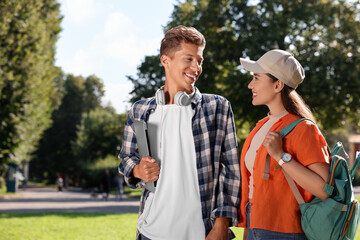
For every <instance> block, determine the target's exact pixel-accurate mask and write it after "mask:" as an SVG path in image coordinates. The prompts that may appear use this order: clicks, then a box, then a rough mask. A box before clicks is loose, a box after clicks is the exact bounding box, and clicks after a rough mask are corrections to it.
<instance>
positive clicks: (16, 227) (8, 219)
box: [0, 213, 360, 240]
mask: <svg viewBox="0 0 360 240" xmlns="http://www.w3.org/2000/svg"><path fill="white" fill-rule="evenodd" d="M136 222H137V214H136V213H130V214H95V213H94V214H92V213H47V214H18V213H12V214H7V213H0V236H1V237H0V238H1V240H20V239H21V240H32V239H34V240H49V239H50V240H53V239H54V240H60V239H66V240H82V239H84V240H85V239H86V240H88V239H89V240H92V239H93V240H105V239H106V240H107V239H114V240H120V239H124V240H125V239H131V240H133V239H135V232H136ZM233 231H234V232H235V235H236V238H235V239H237V240H240V239H242V235H243V229H242V228H235V227H234V228H233ZM355 240H360V233H359V231H358V234H357V235H356V238H355Z"/></svg>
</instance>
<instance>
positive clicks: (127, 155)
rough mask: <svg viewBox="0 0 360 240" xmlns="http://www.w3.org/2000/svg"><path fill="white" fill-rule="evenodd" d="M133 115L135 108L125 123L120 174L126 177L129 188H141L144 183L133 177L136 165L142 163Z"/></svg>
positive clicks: (120, 156) (120, 154)
mask: <svg viewBox="0 0 360 240" xmlns="http://www.w3.org/2000/svg"><path fill="white" fill-rule="evenodd" d="M133 113H134V106H133V107H132V108H131V110H130V111H129V114H128V116H127V119H126V122H125V128H124V136H123V142H122V147H121V150H120V153H119V158H120V159H121V162H120V165H119V172H120V173H122V174H123V175H124V179H125V181H126V183H127V184H128V185H129V187H132V188H140V187H141V186H142V181H141V180H140V179H138V178H135V177H134V176H133V169H134V167H135V165H137V164H139V163H140V158H139V154H138V149H137V141H136V136H135V132H134V130H133V122H134V114H133Z"/></svg>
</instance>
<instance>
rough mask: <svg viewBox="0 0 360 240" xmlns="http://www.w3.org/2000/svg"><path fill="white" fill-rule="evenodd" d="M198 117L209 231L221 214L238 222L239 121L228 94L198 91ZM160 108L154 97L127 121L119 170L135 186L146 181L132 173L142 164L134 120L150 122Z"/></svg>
mask: <svg viewBox="0 0 360 240" xmlns="http://www.w3.org/2000/svg"><path fill="white" fill-rule="evenodd" d="M191 105H192V109H193V112H194V115H193V116H194V117H193V119H192V130H193V137H194V143H195V152H196V167H197V173H198V184H199V190H200V200H201V209H202V217H203V221H204V225H205V231H206V234H208V233H209V232H210V230H211V229H212V226H213V224H214V222H215V218H217V217H226V218H229V219H230V226H235V225H236V224H237V223H238V208H239V204H240V161H239V155H238V145H237V140H236V133H235V124H234V118H233V112H232V109H231V105H230V102H229V101H227V100H226V99H225V98H224V97H221V96H218V95H213V94H201V93H200V92H199V91H198V90H196V93H195V96H194V98H193V100H192V103H191ZM155 109H156V100H155V98H154V97H152V98H148V99H144V100H139V101H137V102H136V103H134V104H133V106H132V108H131V110H130V111H129V114H128V116H127V120H126V123H125V130H124V137H123V145H122V149H121V151H120V154H119V158H121V160H122V161H121V163H120V165H119V171H120V172H121V173H123V174H124V177H125V181H126V182H127V184H128V185H129V186H130V187H132V188H141V187H143V186H144V184H145V183H144V182H143V181H141V180H140V179H137V178H135V177H134V176H133V175H132V170H133V168H134V166H135V165H137V164H139V163H140V158H139V153H138V149H137V143H136V136H135V133H134V126H133V120H134V119H138V120H139V119H141V120H143V121H146V122H147V121H148V119H149V115H150V114H151V113H153V112H154V111H155ZM159 177H161V175H160V176H159ZM148 194H149V191H148V190H147V189H145V188H143V191H142V196H141V199H140V209H139V214H141V213H142V212H143V208H144V204H145V200H146V198H147V196H148Z"/></svg>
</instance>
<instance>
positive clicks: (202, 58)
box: [185, 53, 204, 61]
mask: <svg viewBox="0 0 360 240" xmlns="http://www.w3.org/2000/svg"><path fill="white" fill-rule="evenodd" d="M185 56H190V57H196V56H195V55H193V54H190V53H187V54H185ZM200 59H201V61H203V60H204V57H201V58H200Z"/></svg>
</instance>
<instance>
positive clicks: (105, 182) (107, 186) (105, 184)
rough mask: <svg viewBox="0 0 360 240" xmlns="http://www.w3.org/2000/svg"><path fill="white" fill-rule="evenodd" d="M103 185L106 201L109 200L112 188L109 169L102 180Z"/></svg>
mask: <svg viewBox="0 0 360 240" xmlns="http://www.w3.org/2000/svg"><path fill="white" fill-rule="evenodd" d="M101 185H102V190H103V198H104V199H105V200H108V199H109V193H110V188H111V177H110V172H109V169H106V170H105V172H104V175H103V176H102V178H101Z"/></svg>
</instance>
